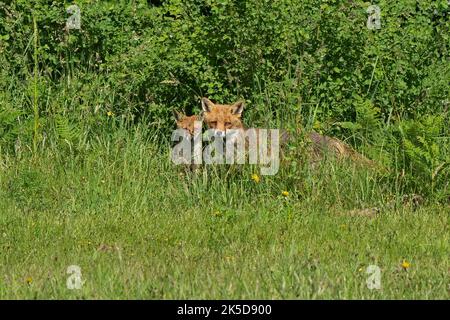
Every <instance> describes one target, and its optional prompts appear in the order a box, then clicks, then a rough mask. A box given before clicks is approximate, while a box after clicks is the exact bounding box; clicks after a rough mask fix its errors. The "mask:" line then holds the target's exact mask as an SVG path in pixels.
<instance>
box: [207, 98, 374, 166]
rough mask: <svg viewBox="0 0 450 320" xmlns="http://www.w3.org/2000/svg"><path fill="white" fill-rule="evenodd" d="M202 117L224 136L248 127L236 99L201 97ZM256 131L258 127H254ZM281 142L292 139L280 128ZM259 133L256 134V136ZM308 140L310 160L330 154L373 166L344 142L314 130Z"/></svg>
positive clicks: (239, 103)
mask: <svg viewBox="0 0 450 320" xmlns="http://www.w3.org/2000/svg"><path fill="white" fill-rule="evenodd" d="M202 109H203V119H204V121H205V123H206V125H207V126H208V127H209V128H210V129H213V130H215V135H217V136H225V134H226V131H227V130H231V129H234V130H236V129H238V130H242V131H243V132H246V131H247V130H248V129H246V128H244V125H243V123H242V111H243V109H244V104H243V102H241V101H238V102H236V103H234V104H231V105H221V104H214V103H213V102H211V101H210V100H209V99H207V98H203V99H202ZM255 130H256V132H258V130H259V129H255ZM280 135H281V141H280V142H281V144H282V145H285V144H287V143H288V142H289V141H292V140H294V139H295V138H296V137H293V136H292V135H291V134H289V132H287V131H286V130H281V132H280ZM258 136H259V135H257V137H258ZM307 138H308V140H309V141H310V142H311V150H310V156H311V158H312V159H311V160H312V162H313V163H314V162H318V161H320V160H322V159H323V157H324V155H326V154H331V155H333V156H335V157H337V158H338V159H343V158H347V159H351V160H353V161H355V162H357V163H361V164H364V165H369V166H373V165H374V163H373V162H372V161H371V160H369V159H367V158H366V157H364V156H363V155H362V154H360V153H358V152H356V151H355V150H353V149H352V148H351V147H350V146H349V145H347V144H346V143H345V142H343V141H341V140H339V139H336V138H332V137H328V136H325V135H321V134H319V133H317V132H315V131H312V132H310V133H308V134H307Z"/></svg>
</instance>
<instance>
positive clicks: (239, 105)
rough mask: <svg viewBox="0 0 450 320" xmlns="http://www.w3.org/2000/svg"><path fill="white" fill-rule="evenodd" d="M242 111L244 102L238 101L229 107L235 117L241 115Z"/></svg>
mask: <svg viewBox="0 0 450 320" xmlns="http://www.w3.org/2000/svg"><path fill="white" fill-rule="evenodd" d="M243 110H244V101H238V102H236V103H235V104H233V105H232V106H231V113H232V114H235V115H239V116H240V115H241V114H242V111H243Z"/></svg>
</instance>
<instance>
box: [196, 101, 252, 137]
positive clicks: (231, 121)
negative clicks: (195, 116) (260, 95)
mask: <svg viewBox="0 0 450 320" xmlns="http://www.w3.org/2000/svg"><path fill="white" fill-rule="evenodd" d="M202 110H203V120H204V121H205V122H206V125H207V126H208V128H209V129H213V130H214V135H216V136H221V137H224V136H225V134H226V130H230V129H242V128H244V125H243V124H242V119H241V115H242V111H243V110H244V102H243V101H238V102H235V103H234V104H215V103H213V102H211V101H210V100H209V99H208V98H202Z"/></svg>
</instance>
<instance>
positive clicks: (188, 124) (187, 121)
mask: <svg viewBox="0 0 450 320" xmlns="http://www.w3.org/2000/svg"><path fill="white" fill-rule="evenodd" d="M173 116H174V117H175V121H176V123H177V128H178V129H183V130H186V132H187V133H189V135H191V136H193V135H194V123H195V121H201V119H200V117H199V116H196V115H193V116H187V115H185V114H182V113H180V112H178V111H173Z"/></svg>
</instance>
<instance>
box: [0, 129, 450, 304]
mask: <svg viewBox="0 0 450 320" xmlns="http://www.w3.org/2000/svg"><path fill="white" fill-rule="evenodd" d="M149 136H151V135H149V134H148V133H146V132H143V131H142V130H141V129H139V128H137V129H135V130H134V132H132V133H131V131H129V132H128V133H127V132H125V131H123V130H118V131H117V133H116V134H115V135H114V136H111V137H107V138H106V137H104V138H102V139H96V140H94V142H92V143H91V144H89V145H86V146H84V147H83V148H79V149H78V150H84V151H77V152H74V151H70V149H69V148H67V150H66V151H65V152H61V150H59V151H57V148H56V147H53V146H48V147H47V149H46V151H45V152H42V153H39V154H37V155H34V156H32V155H31V154H30V153H29V152H27V151H26V150H22V152H18V156H17V157H14V158H13V157H8V156H5V155H2V156H1V158H0V203H1V208H0V210H1V214H0V248H1V249H0V250H1V254H0V273H1V277H0V298H2V299H18V298H27V299H28V298H31V299H60V298H63V299H119V298H128V299H193V298H199V299H203V298H209V299H334V298H339V299H373V298H381V299H405V298H411V299H431V298H435V299H448V298H449V268H450V266H449V252H450V245H449V243H450V241H449V240H450V236H449V213H450V207H449V206H448V205H442V204H441V205H439V204H438V203H437V202H436V203H435V202H433V201H432V200H427V201H426V203H425V204H424V205H423V206H421V207H419V208H417V209H416V210H414V209H413V208H412V207H410V206H402V205H400V204H399V205H397V206H394V207H389V206H383V203H387V201H388V199H392V198H394V199H395V197H398V196H399V195H397V194H396V193H395V188H394V190H390V189H389V188H388V187H386V185H385V183H384V182H383V180H382V179H381V178H377V177H374V176H373V175H371V174H369V173H364V172H363V173H361V172H357V171H351V170H350V169H349V170H347V171H346V168H340V167H338V166H337V165H336V166H335V165H334V164H332V163H331V164H329V165H330V167H327V170H326V172H327V174H326V175H324V174H320V173H315V172H303V173H299V175H301V176H300V177H299V180H295V181H297V183H293V181H294V180H292V179H291V178H289V177H287V176H286V175H285V173H283V172H281V173H280V174H279V175H277V176H274V177H261V181H260V182H259V183H256V182H255V181H252V179H251V174H252V173H255V172H258V171H256V168H253V167H249V166H247V167H245V168H244V169H243V170H238V171H235V172H232V173H229V172H227V170H226V168H225V169H221V170H215V168H209V169H208V170H204V171H200V172H197V173H185V172H184V170H183V169H182V168H180V167H175V166H174V165H172V164H171V162H170V161H169V155H168V153H167V152H165V149H164V148H162V147H157V146H156V145H155V144H154V143H153V142H152V141H153V139H152V138H151V137H150V138H149ZM60 148H62V146H60ZM298 181H303V187H302V188H299V187H298V185H299V182H298ZM300 185H301V183H300ZM282 191H288V192H289V195H288V196H283V195H282V194H281V193H282ZM375 205H376V206H379V207H381V212H380V214H379V215H378V216H376V217H365V216H350V215H348V214H346V213H347V212H348V210H350V209H353V208H365V207H371V206H375ZM70 265H77V266H79V267H80V268H81V277H82V278H81V279H82V281H84V282H83V285H82V287H81V289H79V290H77V289H75V290H70V289H68V287H67V284H66V283H67V280H68V278H69V277H71V274H67V268H68V267H69V266H70ZM369 265H377V266H378V267H379V268H380V269H381V289H379V290H377V289H374V290H370V289H369V288H368V287H367V284H366V280H367V279H368V278H369V277H370V274H367V273H366V269H367V267H368V266H369Z"/></svg>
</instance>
